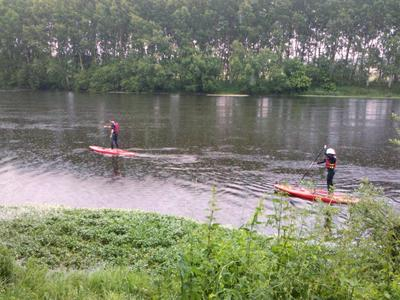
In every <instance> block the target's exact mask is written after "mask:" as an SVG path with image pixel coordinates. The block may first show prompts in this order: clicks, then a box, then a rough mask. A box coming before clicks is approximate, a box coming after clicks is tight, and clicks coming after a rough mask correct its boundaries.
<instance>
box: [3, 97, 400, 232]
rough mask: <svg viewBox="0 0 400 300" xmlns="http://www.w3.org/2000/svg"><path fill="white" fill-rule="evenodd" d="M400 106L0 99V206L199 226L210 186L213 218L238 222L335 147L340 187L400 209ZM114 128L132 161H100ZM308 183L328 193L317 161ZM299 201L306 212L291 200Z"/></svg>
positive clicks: (261, 101)
mask: <svg viewBox="0 0 400 300" xmlns="http://www.w3.org/2000/svg"><path fill="white" fill-rule="evenodd" d="M392 111H393V112H396V113H400V100H374V99H370V100H366V99H318V98H278V97H277V98H273V97H228V96H225V97H223V96H187V95H131V94H108V95H97V94H77V93H47V92H46V93H43V92H2V93H0V136H1V139H0V195H1V197H0V204H1V205H20V204H34V205H37V204H40V205H43V204H45V205H62V206H67V207H90V208H99V207H101V208H123V209H140V210H145V211H156V212H160V213H165V214H171V215H177V216H185V217H190V218H194V219H196V220H200V221H202V220H204V219H205V216H206V214H207V212H206V209H207V206H208V201H209V200H210V198H211V194H212V193H211V190H212V186H216V188H217V199H218V206H219V207H220V208H221V210H220V211H219V212H218V215H217V218H218V221H219V222H221V223H224V224H232V225H235V226H238V225H241V224H243V223H245V222H246V221H247V219H248V218H249V216H250V215H251V214H252V213H253V211H254V208H255V207H256V205H257V203H258V201H259V199H260V198H262V197H265V198H266V201H265V205H266V208H267V210H268V209H271V208H272V207H273V205H272V201H271V199H272V196H271V195H270V194H271V193H272V192H273V185H274V184H275V183H276V182H279V181H283V180H285V181H288V182H291V183H296V182H298V181H299V180H300V178H301V177H302V175H303V174H304V173H305V171H306V170H307V168H308V166H309V165H310V162H311V161H312V160H313V159H314V158H315V156H316V154H317V153H318V151H319V149H320V148H321V147H322V146H323V145H324V144H328V145H330V146H332V147H333V148H335V149H336V151H337V156H338V168H337V173H336V175H335V178H334V179H335V180H334V181H335V184H336V187H337V190H339V191H344V192H351V191H353V190H354V189H355V188H356V187H357V186H358V185H359V183H360V181H361V179H362V178H368V179H369V180H370V181H371V182H373V183H374V184H376V185H378V186H380V187H382V188H383V189H384V191H385V194H386V196H387V197H388V200H387V201H389V202H392V203H393V204H394V205H396V206H400V160H399V158H400V147H395V146H393V145H391V144H390V143H389V142H388V139H390V138H392V137H395V129H394V122H393V121H392V120H391V119H390V114H391V112H392ZM111 118H115V119H116V120H117V121H119V123H120V125H121V134H120V146H121V147H122V148H124V149H129V150H132V151H136V152H138V153H139V155H138V156H137V157H134V158H122V157H121V158H115V157H114V158H112V157H106V156H102V155H99V154H95V153H93V152H90V151H89V150H88V146H89V145H99V146H107V147H108V145H109V132H108V130H106V129H104V128H103V125H104V124H105V122H106V121H107V120H109V119H111ZM308 178H309V179H311V180H314V181H315V182H316V183H317V184H318V185H319V186H321V187H323V188H325V175H324V170H323V166H322V165H318V166H313V167H312V168H311V170H310V172H309V176H308ZM290 201H291V203H292V204H293V205H294V206H297V207H299V208H306V207H307V206H309V205H313V204H312V203H310V202H307V201H303V200H296V199H292V200H290Z"/></svg>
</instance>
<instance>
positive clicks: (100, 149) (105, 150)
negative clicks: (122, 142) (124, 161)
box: [89, 146, 137, 156]
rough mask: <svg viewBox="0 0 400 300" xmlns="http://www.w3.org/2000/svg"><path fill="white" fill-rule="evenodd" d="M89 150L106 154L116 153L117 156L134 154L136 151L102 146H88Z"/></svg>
mask: <svg viewBox="0 0 400 300" xmlns="http://www.w3.org/2000/svg"><path fill="white" fill-rule="evenodd" d="M89 149H90V150H93V151H95V152H97V153H102V154H108V155H117V156H135V155H137V153H135V152H130V151H126V150H122V149H111V148H103V147H99V146H89Z"/></svg>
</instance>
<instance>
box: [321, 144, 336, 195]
mask: <svg viewBox="0 0 400 300" xmlns="http://www.w3.org/2000/svg"><path fill="white" fill-rule="evenodd" d="M323 163H325V168H326V170H327V175H326V184H327V188H328V192H329V193H333V176H335V169H336V151H335V149H333V148H328V149H326V151H325V159H324V160H322V161H319V162H317V164H323Z"/></svg>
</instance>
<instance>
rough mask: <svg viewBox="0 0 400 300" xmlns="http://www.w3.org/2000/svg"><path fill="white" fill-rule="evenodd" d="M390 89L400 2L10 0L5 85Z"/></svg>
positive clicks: (0, 70) (399, 38)
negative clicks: (375, 86)
mask: <svg viewBox="0 0 400 300" xmlns="http://www.w3.org/2000/svg"><path fill="white" fill-rule="evenodd" d="M371 74H374V78H375V83H378V84H382V85H385V86H387V87H389V88H390V87H391V86H392V84H393V83H397V82H398V81H399V74H400V1H399V0H0V87H1V88H12V87H19V88H34V89H53V88H54V89H78V90H98V91H111V90H116V91H132V92H140V91H176V90H179V91H191V92H210V91H215V90H219V89H226V90H229V89H230V88H233V89H235V90H240V91H243V92H252V93H279V92H288V91H302V90H306V89H308V88H309V87H310V86H312V85H314V86H318V87H322V88H324V89H327V90H330V89H335V86H336V85H343V84H351V85H362V86H365V85H368V84H369V82H370V78H371Z"/></svg>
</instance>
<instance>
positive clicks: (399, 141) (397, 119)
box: [389, 113, 400, 146]
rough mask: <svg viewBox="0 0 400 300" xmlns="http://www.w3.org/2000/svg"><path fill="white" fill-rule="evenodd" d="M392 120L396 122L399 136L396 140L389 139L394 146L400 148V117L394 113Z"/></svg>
mask: <svg viewBox="0 0 400 300" xmlns="http://www.w3.org/2000/svg"><path fill="white" fill-rule="evenodd" d="M392 119H393V121H394V122H395V130H396V134H397V135H396V137H395V138H392V139H389V141H390V142H391V143H392V144H394V145H397V146H400V126H399V124H400V116H399V115H397V114H395V113H392Z"/></svg>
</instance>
